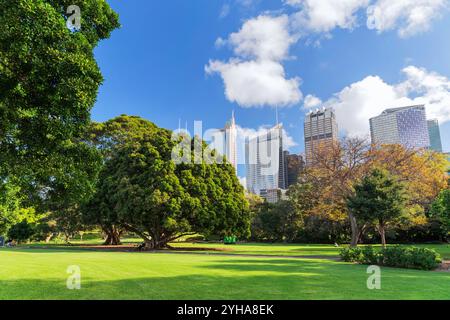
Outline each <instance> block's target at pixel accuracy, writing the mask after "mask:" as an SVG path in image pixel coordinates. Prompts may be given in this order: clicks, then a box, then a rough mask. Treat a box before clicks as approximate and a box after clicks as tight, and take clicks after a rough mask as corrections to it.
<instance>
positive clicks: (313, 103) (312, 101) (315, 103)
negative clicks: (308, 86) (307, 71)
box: [303, 94, 322, 109]
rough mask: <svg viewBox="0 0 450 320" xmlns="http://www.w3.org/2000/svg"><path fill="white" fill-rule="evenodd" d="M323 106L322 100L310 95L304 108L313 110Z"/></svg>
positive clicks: (306, 98) (304, 103)
mask: <svg viewBox="0 0 450 320" xmlns="http://www.w3.org/2000/svg"><path fill="white" fill-rule="evenodd" d="M321 104H322V100H320V99H319V98H317V97H316V96H314V95H311V94H308V95H307V96H306V97H305V101H304V102H303V107H304V108H305V109H312V108H317V107H319V106H320V105H321Z"/></svg>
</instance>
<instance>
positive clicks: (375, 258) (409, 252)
mask: <svg viewBox="0 0 450 320" xmlns="http://www.w3.org/2000/svg"><path fill="white" fill-rule="evenodd" d="M339 255H340V256H341V259H342V260H343V261H346V262H356V263H360V264H366V265H382V266H386V267H394V268H405V269H419V270H434V269H436V268H437V267H438V266H439V265H440V263H441V262H442V258H441V256H440V255H439V254H438V253H437V252H436V251H435V250H432V249H427V248H415V247H400V246H392V247H386V248H382V249H381V250H380V251H376V250H375V249H374V248H373V247H370V246H368V247H365V248H360V247H356V248H343V249H341V251H340V252H339Z"/></svg>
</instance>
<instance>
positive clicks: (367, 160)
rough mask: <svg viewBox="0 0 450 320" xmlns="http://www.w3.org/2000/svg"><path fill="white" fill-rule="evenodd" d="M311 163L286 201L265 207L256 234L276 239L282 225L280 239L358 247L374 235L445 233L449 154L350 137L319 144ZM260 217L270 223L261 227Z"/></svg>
mask: <svg viewBox="0 0 450 320" xmlns="http://www.w3.org/2000/svg"><path fill="white" fill-rule="evenodd" d="M313 162H314V164H315V165H314V166H312V167H309V168H307V169H305V171H304V172H302V173H301V175H300V177H299V182H298V183H297V184H296V185H294V186H292V187H291V188H290V190H289V191H288V199H287V200H285V201H283V202H281V203H279V204H277V205H271V206H269V205H267V204H265V205H261V206H260V208H259V210H260V211H261V213H260V218H258V222H257V223H256V224H253V227H254V229H255V232H254V233H253V235H254V236H256V237H255V239H260V240H265V239H267V240H273V235H272V234H271V232H272V230H285V232H283V234H278V235H277V240H281V239H282V240H284V241H292V239H294V241H312V242H317V241H334V242H346V241H349V242H350V243H351V244H352V245H353V246H355V245H357V244H358V243H360V242H362V241H366V242H367V241H374V240H375V239H376V240H381V242H382V243H383V244H386V238H387V237H390V238H392V239H396V240H397V241H399V240H403V241H416V240H417V241H431V240H436V241H438V240H445V239H446V238H447V236H448V233H449V231H450V225H449V224H448V210H449V208H450V202H449V200H450V198H449V197H448V196H447V195H448V193H449V190H448V189H447V187H448V181H447V179H448V177H447V174H446V171H447V167H448V163H447V160H446V158H445V156H444V155H442V154H439V153H435V152H432V151H428V150H422V151H417V150H409V149H406V148H404V147H402V146H400V145H383V146H374V145H371V144H369V143H367V142H366V141H365V140H363V139H358V138H347V139H343V140H342V141H340V142H339V143H336V144H334V145H332V146H327V148H319V149H318V150H316V151H315V153H314V161H313ZM285 208H290V209H289V210H286V209H285ZM446 217H447V218H446ZM261 221H272V223H271V224H270V226H268V227H264V223H262V222H261ZM286 227H289V228H286ZM292 228H294V229H295V230H292ZM262 230H264V231H262ZM257 235H259V236H257Z"/></svg>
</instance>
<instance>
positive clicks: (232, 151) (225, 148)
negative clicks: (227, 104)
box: [211, 112, 238, 172]
mask: <svg viewBox="0 0 450 320" xmlns="http://www.w3.org/2000/svg"><path fill="white" fill-rule="evenodd" d="M211 138H212V140H213V142H212V144H211V146H212V147H213V148H214V149H215V150H217V152H218V153H219V154H220V155H221V156H225V157H226V159H227V161H228V162H229V163H231V164H232V165H233V167H234V168H235V169H236V172H237V167H238V158H237V126H236V119H235V117H234V112H233V115H232V117H231V120H230V121H228V122H227V123H226V125H225V128H223V129H219V130H215V131H214V133H212V135H211Z"/></svg>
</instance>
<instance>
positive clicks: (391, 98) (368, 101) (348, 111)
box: [324, 66, 450, 135]
mask: <svg viewBox="0 0 450 320" xmlns="http://www.w3.org/2000/svg"><path fill="white" fill-rule="evenodd" d="M402 73H403V74H404V76H405V80H404V81H402V82H400V83H397V84H388V83H386V82H385V81H384V80H383V79H381V78H380V77H378V76H368V77H366V78H365V79H363V80H361V81H359V82H355V83H353V84H351V85H349V86H348V87H346V88H344V89H343V90H342V91H340V92H338V93H336V94H334V95H333V97H332V98H330V99H329V100H327V101H326V102H325V103H324V105H325V106H326V107H333V108H334V109H335V111H336V117H337V121H338V124H339V128H340V129H341V130H343V131H344V132H346V133H347V134H349V135H368V134H369V119H370V118H372V117H374V116H377V115H379V114H380V113H381V112H382V111H383V110H385V109H387V108H392V107H401V106H408V105H415V104H425V105H426V108H427V114H428V117H429V118H438V119H439V121H440V122H441V123H444V122H447V121H450V80H449V79H448V78H446V77H443V76H441V75H439V74H437V73H434V72H428V71H427V70H425V69H423V68H418V67H415V66H409V67H407V68H404V69H403V70H402Z"/></svg>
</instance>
